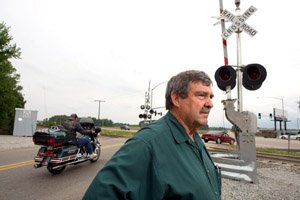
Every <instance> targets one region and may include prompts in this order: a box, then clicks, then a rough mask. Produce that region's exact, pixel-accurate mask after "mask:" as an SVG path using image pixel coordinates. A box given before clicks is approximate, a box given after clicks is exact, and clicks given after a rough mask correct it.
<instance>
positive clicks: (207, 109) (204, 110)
mask: <svg viewBox="0 0 300 200" xmlns="http://www.w3.org/2000/svg"><path fill="white" fill-rule="evenodd" d="M200 112H207V113H209V112H210V108H203V109H202V110H201V111H200Z"/></svg>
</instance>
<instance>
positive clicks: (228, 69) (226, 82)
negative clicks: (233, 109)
mask: <svg viewBox="0 0 300 200" xmlns="http://www.w3.org/2000/svg"><path fill="white" fill-rule="evenodd" d="M215 80H216V82H217V85H218V87H219V88H220V89H221V90H223V91H226V88H227V87H228V86H230V88H231V89H233V88H234V87H235V85H236V72H235V70H234V69H233V68H232V66H230V65H224V66H222V67H219V69H217V71H216V73H215Z"/></svg>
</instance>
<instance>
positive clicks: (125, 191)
mask: <svg viewBox="0 0 300 200" xmlns="http://www.w3.org/2000/svg"><path fill="white" fill-rule="evenodd" d="M211 84H212V82H211V79H210V78H209V77H208V75H207V74H206V73H204V72H202V71H196V70H191V71H185V72H182V73H179V74H178V75H176V76H174V77H172V78H171V79H170V80H169V82H168V85H167V90H166V109H167V110H169V112H168V113H167V114H166V115H165V116H164V117H162V118H161V119H159V120H157V121H156V122H154V123H150V124H149V125H148V126H146V127H144V128H142V129H141V130H140V131H139V132H138V133H137V134H136V135H135V136H134V137H133V138H131V139H129V140H128V141H127V142H126V143H125V144H124V145H123V146H122V147H121V149H120V150H119V151H118V152H117V153H116V154H115V155H114V156H113V157H112V158H111V160H110V161H108V162H107V163H106V165H105V166H104V167H103V169H102V170H101V171H100V172H98V174H97V175H96V177H95V178H94V180H93V182H92V183H91V185H90V186H89V188H88V190H87V191H86V193H85V196H84V197H83V199H136V200H147V199H149V200H156V199H189V200H193V199H195V200H199V199H209V200H213V199H221V177H220V172H219V170H218V168H217V167H216V166H215V165H214V163H213V161H212V160H211V158H210V156H209V154H208V152H207V149H206V148H205V146H204V144H203V142H202V140H201V138H200V137H199V135H198V134H197V132H196V131H197V129H198V128H199V127H201V126H204V125H206V124H207V123H208V115H209V112H210V109H211V108H212V107H213V104H212V98H213V96H214V95H213V92H212V88H211Z"/></svg>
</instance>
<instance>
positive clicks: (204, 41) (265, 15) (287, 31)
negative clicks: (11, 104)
mask: <svg viewBox="0 0 300 200" xmlns="http://www.w3.org/2000/svg"><path fill="white" fill-rule="evenodd" d="M223 4H224V8H225V9H227V10H229V11H230V12H231V13H234V14H235V4H234V0H224V2H223ZM298 4H299V3H298V1H297V0H286V1H269V0H260V1H255V0H247V1H246V0H241V6H240V7H241V12H244V11H245V10H247V9H248V8H249V7H250V6H251V5H253V6H254V7H256V8H257V11H256V12H255V13H254V14H253V15H252V16H251V17H250V18H249V19H248V20H247V24H249V25H250V26H252V27H253V28H255V29H256V30H257V31H258V33H257V34H256V35H255V36H254V37H250V36H249V35H247V34H245V33H242V34H241V38H242V39H241V49H242V64H244V65H247V64H250V63H260V64H262V65H263V66H265V68H266V69H267V73H268V75H267V78H266V81H265V82H264V83H263V85H262V87H261V88H260V89H259V90H256V91H249V90H246V89H244V90H243V97H244V103H243V105H244V110H248V111H251V112H253V113H255V114H257V113H259V112H260V113H262V116H263V119H261V120H258V126H260V127H273V122H271V121H270V120H269V118H268V115H269V113H271V112H272V109H273V108H279V109H281V106H282V104H281V103H282V101H281V100H280V99H276V98H283V99H284V107H285V110H287V112H288V119H289V120H290V121H291V122H289V123H288V128H297V125H298V124H297V118H299V115H300V114H299V108H298V104H297V103H296V102H297V101H299V100H300V88H299V86H300V79H299V74H300V39H299V37H300V29H299V28H297V26H298V24H299V22H298V21H299V14H298V13H299V11H298V10H299V8H298ZM0 5H1V6H0V13H1V14H0V20H1V21H3V22H5V23H6V25H7V26H8V27H10V34H11V35H12V36H13V41H14V42H15V43H16V44H17V46H18V47H20V48H21V51H22V59H19V60H12V62H13V65H14V66H15V67H16V69H17V72H18V73H19V74H20V75H21V79H20V85H22V86H23V88H24V89H23V94H24V96H25V99H26V101H27V103H26V105H25V108H26V109H31V110H38V119H39V120H41V119H44V118H46V117H51V116H53V115H59V114H66V115H69V114H71V113H74V112H75V113H77V114H78V115H79V116H92V117H97V115H98V103H97V102H95V101H94V100H104V101H105V102H103V103H101V113H100V118H108V119H112V120H113V121H114V122H124V123H131V124H137V123H138V122H139V121H140V119H139V118H138V115H139V114H140V113H141V112H142V111H141V109H140V105H142V104H144V102H145V92H146V91H147V90H148V85H149V81H150V80H151V85H150V88H154V87H155V86H157V85H158V84H160V83H162V82H165V81H168V80H169V79H170V77H171V76H173V75H175V74H177V73H179V72H181V71H185V70H189V69H197V70H203V71H205V72H207V73H208V74H209V75H210V77H211V78H212V79H213V81H214V86H213V90H214V93H215V98H214V108H213V110H212V112H211V114H210V121H209V125H210V126H223V125H224V124H225V126H231V125H230V123H229V122H228V121H227V120H226V119H225V120H224V115H223V105H222V103H221V100H222V99H224V98H226V96H225V94H224V92H222V91H221V90H220V89H219V88H218V87H217V84H216V83H215V80H214V73H215V71H216V70H217V68H218V67H220V66H222V65H224V60H223V57H224V55H223V47H222V38H221V26H220V25H217V26H213V24H214V23H216V22H217V21H216V19H215V18H212V16H218V15H220V13H219V0H210V1H200V0H197V1H196V0H151V1H149V0H85V1H83V0H82V1H79V0H43V1H41V0H26V1H23V0H0ZM229 25H230V23H229V22H228V23H226V27H229ZM227 43H228V58H229V64H232V65H236V64H237V51H236V34H233V35H231V36H230V37H229V39H228V40H227ZM165 88H166V84H165V83H163V84H161V85H159V86H157V87H156V88H155V89H154V90H153V107H160V106H164V92H165ZM232 97H233V98H237V91H236V88H235V89H234V90H233V91H232ZM257 97H263V98H257ZM265 97H275V98H265ZM161 111H163V113H166V112H165V110H161Z"/></svg>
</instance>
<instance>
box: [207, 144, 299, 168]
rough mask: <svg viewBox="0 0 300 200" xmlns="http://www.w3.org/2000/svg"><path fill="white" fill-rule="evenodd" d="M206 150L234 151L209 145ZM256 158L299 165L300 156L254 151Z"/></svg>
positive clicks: (214, 151)
mask: <svg viewBox="0 0 300 200" xmlns="http://www.w3.org/2000/svg"><path fill="white" fill-rule="evenodd" d="M208 151H209V152H211V153H235V152H236V150H235V149H233V148H220V147H209V148H208ZM256 158H257V160H258V161H267V162H276V163H281V164H291V165H294V166H299V167H300V156H289V155H280V154H272V153H263V152H256Z"/></svg>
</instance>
